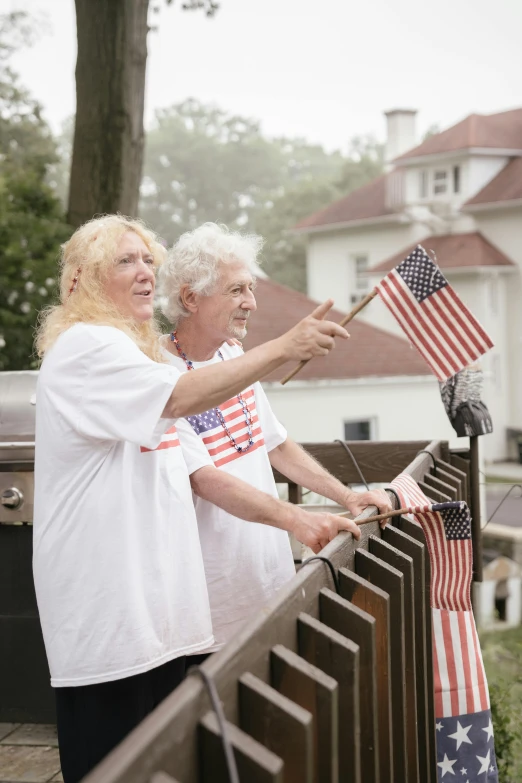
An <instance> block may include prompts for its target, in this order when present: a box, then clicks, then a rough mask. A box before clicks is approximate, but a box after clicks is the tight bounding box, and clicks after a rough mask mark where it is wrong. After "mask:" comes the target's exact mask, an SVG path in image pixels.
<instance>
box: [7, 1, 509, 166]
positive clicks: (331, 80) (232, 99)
mask: <svg viewBox="0 0 522 783" xmlns="http://www.w3.org/2000/svg"><path fill="white" fill-rule="evenodd" d="M159 2H160V3H161V5H162V6H163V7H162V9H161V12H160V14H158V15H156V16H154V21H155V22H156V23H157V24H158V25H159V29H158V31H157V32H153V33H151V34H150V35H149V39H148V49H149V60H148V70H147V98H146V123H147V124H150V122H151V120H152V118H153V116H154V110H155V109H156V108H159V107H164V106H168V105H170V104H172V103H176V102H178V101H180V100H183V99H184V98H186V97H196V98H198V99H200V100H202V101H205V102H214V103H216V104H218V105H219V106H221V107H222V108H224V109H228V110H230V111H234V112H237V113H239V114H243V115H246V116H250V117H255V118H258V119H260V120H261V122H262V127H263V129H264V131H265V132H266V133H268V134H270V135H279V134H285V135H289V136H304V137H306V138H308V139H309V140H311V141H316V142H320V143H322V144H324V145H325V146H327V147H328V148H330V149H333V148H340V149H343V150H346V148H347V143H348V140H349V139H350V138H351V137H352V136H354V135H356V134H361V133H373V134H375V135H376V136H378V137H380V138H382V139H383V138H384V135H385V124H384V119H383V114H382V112H383V111H384V110H386V109H390V108H415V109H418V110H419V114H418V124H417V127H418V132H419V134H421V133H422V132H424V131H425V130H426V129H427V128H428V127H429V126H430V125H432V124H434V123H437V124H439V125H440V126H441V127H447V126H449V125H451V124H453V123H454V122H457V121H458V120H459V119H461V118H462V117H465V116H466V115H467V114H470V113H471V112H478V113H484V114H488V113H491V112H496V111H502V110H504V109H510V108H515V107H518V106H522V45H521V31H522V0H495V2H493V3H492V2H491V0H437V2H431V3H430V4H428V3H422V2H419V0H393V2H390V0H365V1H364V2H360V3H358V4H356V3H353V2H350V0H221V8H220V10H219V12H218V13H217V15H216V17H215V18H213V19H207V18H205V17H204V16H203V15H202V14H201V13H194V12H192V13H187V12H182V11H181V10H180V8H179V6H180V3H181V0H175V5H174V7H167V6H166V5H165V4H164V3H163V0H159ZM20 8H24V9H26V10H28V11H29V12H31V13H33V12H34V13H38V14H40V15H46V16H47V19H48V27H49V30H48V32H47V33H45V34H44V35H42V37H41V39H40V41H39V42H38V43H37V44H36V45H35V46H34V47H33V48H32V49H30V50H26V51H25V52H23V53H21V54H19V55H17V57H16V59H15V62H14V65H15V66H16V69H17V70H18V72H19V73H20V75H21V77H22V80H23V82H24V83H25V85H26V86H27V87H29V88H30V89H31V91H32V92H33V94H34V95H35V97H37V98H38V99H39V100H40V102H41V103H42V104H43V106H44V109H45V116H46V118H47V119H48V121H49V122H50V123H51V126H52V127H53V129H54V130H58V129H59V127H60V124H61V122H62V121H63V120H64V119H65V118H66V117H67V116H69V115H70V114H72V113H73V112H74V110H75V97H74V66H75V55H76V32H75V13H74V2H73V0H0V9H1V11H11V10H16V9H20Z"/></svg>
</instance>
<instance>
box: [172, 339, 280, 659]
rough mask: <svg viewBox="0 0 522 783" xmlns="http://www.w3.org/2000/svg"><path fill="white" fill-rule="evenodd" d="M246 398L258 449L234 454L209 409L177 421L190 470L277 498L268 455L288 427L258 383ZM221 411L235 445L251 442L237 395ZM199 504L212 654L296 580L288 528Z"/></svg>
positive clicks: (181, 365) (228, 355) (179, 362)
mask: <svg viewBox="0 0 522 783" xmlns="http://www.w3.org/2000/svg"><path fill="white" fill-rule="evenodd" d="M180 342H181V345H183V343H182V341H181V340H180ZM220 351H221V353H222V355H223V357H224V359H225V361H226V360H227V359H233V358H236V357H238V356H241V354H242V350H241V348H239V347H238V346H229V345H222V346H221V348H220ZM168 356H169V359H170V361H171V363H172V364H173V365H174V366H175V367H176V368H177V369H178V370H179V371H180V372H183V371H185V372H186V371H187V368H186V365H185V362H184V361H183V359H181V358H180V357H179V356H177V355H176V356H175V355H173V354H172V353H170V352H169V353H168ZM215 363H221V359H220V358H219V356H218V355H217V353H216V354H215V356H214V357H213V358H212V359H210V360H209V361H208V362H194V369H196V370H197V369H198V368H200V367H204V366H207V365H209V364H215ZM242 396H243V400H244V402H245V404H246V405H248V408H249V410H250V416H251V419H252V425H251V426H252V436H253V438H252V439H253V441H254V445H253V446H251V447H250V449H249V450H248V451H244V452H238V451H236V449H235V448H234V447H233V445H232V444H231V442H230V438H229V437H228V435H227V434H226V432H225V431H224V430H223V427H222V425H221V424H220V422H219V419H218V416H217V414H216V412H215V411H214V410H210V411H206V412H205V413H201V414H198V415H197V416H188V417H187V419H186V420H185V422H183V424H185V426H181V420H178V422H177V427H178V435H179V439H180V443H181V448H182V451H183V455H184V457H185V462H186V464H187V467H188V470H189V473H193V472H194V471H196V470H198V469H199V468H200V467H201V463H202V462H203V460H204V459H205V458H206V460H207V465H208V466H214V467H215V468H218V469H219V470H224V471H226V472H227V473H229V474H230V475H233V476H236V477H237V478H240V479H242V480H243V481H245V482H247V483H248V484H250V485H251V486H253V487H255V488H256V489H259V490H261V491H263V492H266V493H268V494H269V495H272V496H273V497H277V488H276V485H275V482H274V478H273V474H272V467H271V465H270V460H269V456H268V455H269V452H270V451H272V449H274V448H276V447H277V446H279V445H280V444H281V443H284V441H285V440H286V437H287V434H286V430H285V428H284V427H283V426H282V425H281V424H280V422H279V421H278V420H277V418H276V417H275V415H274V413H273V412H272V409H271V407H270V404H269V402H268V400H267V398H266V395H265V392H264V391H263V388H262V386H261V384H260V383H255V384H254V385H253V386H250V387H248V388H247V389H245V391H244V392H243V394H242ZM219 407H220V410H221V413H222V415H223V416H224V418H225V421H226V423H227V427H228V428H229V431H230V432H231V434H232V435H233V437H234V438H235V440H236V442H237V443H238V444H239V445H240V446H245V445H247V444H248V429H247V424H246V421H245V415H244V413H243V409H242V406H241V403H240V402H239V401H238V399H237V397H233V398H231V399H230V400H227V401H226V402H225V403H223V404H222V405H220V406H219ZM187 423H189V424H190V426H186V425H187ZM194 505H195V508H196V516H197V519H198V527H199V534H200V540H201V549H202V551H203V561H204V565H205V575H206V577H207V585H208V591H209V600H210V609H211V614H212V627H213V631H214V638H215V642H216V643H215V644H214V645H213V646H212V647H210V648H209V649H208V651H207V652H211V651H213V650H217V649H219V648H220V647H221V646H222V645H223V644H224V643H225V642H226V641H228V640H229V639H231V638H233V636H234V635H235V634H236V633H237V632H238V631H239V630H240V629H241V627H242V626H243V625H244V624H245V622H247V620H249V619H251V618H252V617H254V616H255V614H256V613H257V612H261V611H262V610H263V607H264V606H266V604H267V603H268V601H269V600H270V599H271V598H272V597H273V596H274V595H275V594H276V593H277V592H278V591H279V590H280V589H281V587H282V586H283V585H284V584H285V583H286V582H287V581H288V580H289V579H291V578H292V576H294V575H295V567H294V562H293V556H292V550H291V547H290V542H289V538H288V535H287V533H286V532H285V531H283V530H279V529H277V528H274V527H270V526H269V525H261V524H256V523H255V522H245V521H243V520H240V519H238V518H237V517H235V516H233V515H231V514H228V513H227V512H226V511H223V510H222V509H220V508H218V507H217V506H215V505H214V504H213V503H209V502H208V501H206V500H203V499H202V498H199V497H195V498H194Z"/></svg>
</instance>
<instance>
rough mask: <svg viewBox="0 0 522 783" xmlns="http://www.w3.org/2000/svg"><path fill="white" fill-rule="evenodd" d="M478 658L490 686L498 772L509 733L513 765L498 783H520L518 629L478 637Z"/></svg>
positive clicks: (521, 642)
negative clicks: (482, 663) (482, 658)
mask: <svg viewBox="0 0 522 783" xmlns="http://www.w3.org/2000/svg"><path fill="white" fill-rule="evenodd" d="M480 641H481V645H482V655H483V657H484V665H485V667H486V674H487V678H488V683H489V687H490V693H491V699H492V712H493V717H494V720H493V722H494V724H495V748H496V750H497V755H498V756H499V759H498V761H499V769H502V756H503V755H505V751H504V748H506V743H507V744H509V742H510V739H511V737H512V736H513V734H516V735H517V736H516V737H515V739H513V740H512V745H511V750H512V755H513V765H512V768H511V770H510V773H509V774H506V773H505V774H504V775H501V776H500V778H499V780H500V781H501V783H511V782H512V783H518V781H522V737H521V736H520V735H518V732H519V731H520V728H521V727H522V626H519V627H518V628H513V629H511V630H509V631H490V632H489V633H482V634H481V636H480Z"/></svg>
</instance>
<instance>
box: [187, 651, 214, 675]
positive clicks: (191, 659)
mask: <svg viewBox="0 0 522 783" xmlns="http://www.w3.org/2000/svg"><path fill="white" fill-rule="evenodd" d="M211 655H212V653H200V654H199V655H187V657H186V658H185V662H186V667H185V668H186V671H188V670H189V669H190V667H191V666H201V664H202V663H203V661H206V660H207V658H210V656H211Z"/></svg>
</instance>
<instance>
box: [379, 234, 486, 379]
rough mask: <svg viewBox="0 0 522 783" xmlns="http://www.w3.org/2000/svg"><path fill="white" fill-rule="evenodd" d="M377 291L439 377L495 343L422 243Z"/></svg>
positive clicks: (457, 368)
mask: <svg viewBox="0 0 522 783" xmlns="http://www.w3.org/2000/svg"><path fill="white" fill-rule="evenodd" d="M376 291H377V294H378V295H379V296H380V298H381V299H382V301H383V302H384V304H385V305H386V307H387V308H388V310H389V311H390V312H391V314H392V315H393V316H394V318H395V319H396V320H397V321H398V323H399V325H400V326H401V327H402V329H403V330H404V332H405V333H406V335H407V337H408V339H409V340H410V342H411V343H412V345H414V346H415V348H417V350H418V351H419V352H420V354H421V356H422V357H423V358H424V359H425V361H426V362H427V363H428V365H429V366H430V368H431V370H432V372H433V373H434V374H435V375H436V376H437V378H438V379H439V381H445V380H446V379H447V378H450V377H451V376H452V375H455V373H457V372H459V370H462V369H463V368H464V367H467V366H468V365H470V364H473V362H475V361H476V360H477V359H478V358H479V357H480V356H482V355H483V354H484V353H486V351H488V350H489V349H490V348H492V347H493V342H492V340H491V338H490V337H489V335H488V334H487V333H486V332H485V330H484V329H483V328H482V326H481V325H480V324H479V322H478V321H477V319H476V318H475V317H474V316H473V315H472V314H471V313H470V311H469V310H468V308H467V307H466V306H465V305H464V303H463V302H462V301H461V299H460V298H459V296H458V295H457V294H456V292H455V291H454V290H453V288H452V287H451V286H450V285H449V283H448V281H447V280H446V278H445V277H444V275H443V274H442V272H441V271H440V269H439V267H438V266H437V264H435V263H434V262H433V261H432V259H431V258H430V257H429V255H428V253H427V252H426V250H424V248H423V247H422V245H417V247H416V248H415V250H413V252H412V253H410V255H409V256H408V257H407V258H405V259H404V261H402V262H401V263H400V264H399V265H398V266H396V267H395V268H394V269H392V271H391V272H389V273H388V274H387V275H386V277H384V278H383V279H382V280H381V282H380V283H379V284H378V285H377V286H376Z"/></svg>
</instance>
